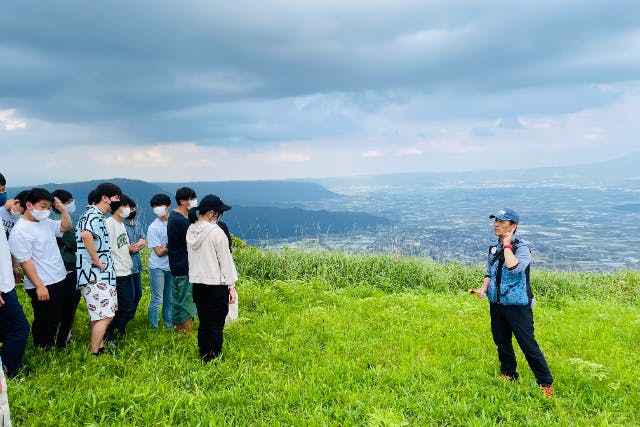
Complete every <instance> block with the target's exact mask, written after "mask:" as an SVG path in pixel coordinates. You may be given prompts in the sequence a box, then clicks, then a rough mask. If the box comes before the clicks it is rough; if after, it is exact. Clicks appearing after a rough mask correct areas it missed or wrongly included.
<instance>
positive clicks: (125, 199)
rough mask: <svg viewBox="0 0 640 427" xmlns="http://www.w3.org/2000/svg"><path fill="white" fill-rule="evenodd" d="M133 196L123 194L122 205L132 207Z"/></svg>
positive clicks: (121, 197)
mask: <svg viewBox="0 0 640 427" xmlns="http://www.w3.org/2000/svg"><path fill="white" fill-rule="evenodd" d="M131 202H132V200H131V197H129V196H127V195H126V194H123V195H121V196H120V206H129V207H131Z"/></svg>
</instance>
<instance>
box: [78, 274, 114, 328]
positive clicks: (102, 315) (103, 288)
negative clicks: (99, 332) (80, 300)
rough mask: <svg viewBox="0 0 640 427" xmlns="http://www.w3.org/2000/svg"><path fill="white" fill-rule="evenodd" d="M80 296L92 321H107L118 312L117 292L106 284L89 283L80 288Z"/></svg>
mask: <svg viewBox="0 0 640 427" xmlns="http://www.w3.org/2000/svg"><path fill="white" fill-rule="evenodd" d="M82 296H83V297H84V302H85V303H86V304H87V311H89V317H91V320H92V321H93V320H100V319H108V318H109V317H113V316H115V315H116V311H118V292H117V291H116V287H115V286H112V285H109V284H108V283H102V282H97V283H89V284H88V285H87V286H84V287H83V288H82Z"/></svg>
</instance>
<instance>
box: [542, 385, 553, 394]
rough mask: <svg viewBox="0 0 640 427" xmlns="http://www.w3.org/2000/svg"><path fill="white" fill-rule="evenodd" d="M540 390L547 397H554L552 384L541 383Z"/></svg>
mask: <svg viewBox="0 0 640 427" xmlns="http://www.w3.org/2000/svg"><path fill="white" fill-rule="evenodd" d="M540 390H542V393H543V394H544V395H545V397H553V387H551V386H550V385H541V386H540Z"/></svg>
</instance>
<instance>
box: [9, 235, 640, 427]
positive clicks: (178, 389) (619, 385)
mask: <svg viewBox="0 0 640 427" xmlns="http://www.w3.org/2000/svg"><path fill="white" fill-rule="evenodd" d="M234 257H235V258H236V260H237V264H238V268H239V271H240V275H241V277H242V279H241V282H240V283H239V284H238V290H239V294H240V319H239V320H238V321H237V322H236V323H234V324H233V325H231V326H229V327H227V329H226V330H225V344H224V352H225V354H224V357H223V358H222V359H221V360H218V361H216V362H214V363H211V364H208V365H205V364H203V363H201V362H200V361H199V360H198V353H197V343H196V336H195V334H193V335H190V336H184V335H176V334H173V333H170V332H167V331H165V330H163V329H160V330H156V331H154V330H151V329H149V328H148V327H147V324H146V306H147V303H148V283H147V282H146V279H145V284H144V286H145V296H144V298H143V301H142V303H141V306H140V308H139V310H138V313H137V315H136V318H135V319H134V321H132V322H131V323H130V324H129V326H128V330H129V334H128V335H127V336H126V337H125V338H124V339H123V341H122V342H121V344H120V345H119V347H118V349H117V354H116V355H112V354H107V355H104V356H101V357H99V358H96V357H93V356H91V355H90V354H89V351H88V316H87V315H86V312H85V309H84V307H83V306H82V304H81V306H80V308H79V309H78V318H77V322H76V325H75V326H74V330H73V334H74V341H73V343H72V344H71V345H70V346H69V347H68V348H67V349H65V350H64V351H61V352H39V351H38V352H36V351H34V349H33V346H32V344H31V342H30V343H29V346H28V350H27V354H26V358H25V368H24V371H23V373H22V375H20V376H19V378H17V379H15V380H12V381H10V382H9V398H10V403H11V410H12V419H13V421H14V424H15V425H18V426H20V425H29V426H40V425H42V426H44V425H46V426H54V425H55V426H66V425H70V426H71V425H73V426H75V425H79V426H82V425H99V426H122V425H131V426H133V425H135V426H165V425H180V426H183V425H184V426H197V425H201V426H211V425H251V426H253V425H296V426H297V425H300V426H307V425H311V426H324V425H329V426H403V425H407V426H423V425H465V426H466V425H472V426H474V425H475V426H481V425H482V426H484V425H486V426H490V425H496V424H502V425H536V426H539V425H572V426H573V425H585V426H587V425H588V426H591V425H638V424H639V423H640V415H639V414H640V411H639V410H638V408H640V387H639V386H638V378H639V377H640V367H639V361H640V360H639V359H640V350H638V343H640V307H639V306H638V300H639V295H640V292H639V285H638V282H639V280H638V274H637V273H635V272H621V273H616V274H573V273H554V272H537V273H536V275H534V277H533V279H534V286H536V291H537V292H536V293H537V294H538V296H539V297H538V307H536V309H535V318H536V335H537V338H538V341H539V343H540V345H541V347H542V349H543V351H544V352H545V355H546V357H547V360H548V362H549V365H550V368H551V370H552V373H553V374H554V376H555V380H556V382H555V391H556V397H555V398H553V399H548V398H545V397H543V396H542V394H541V392H540V391H539V389H538V388H537V386H536V383H535V378H534V377H533V376H532V374H531V371H530V370H529V368H528V366H527V365H526V362H525V361H524V358H523V357H522V354H521V353H520V352H518V361H519V372H520V374H521V378H520V380H519V381H518V382H517V383H506V382H503V381H501V380H500V379H499V378H498V374H499V370H498V360H497V355H496V351H495V347H494V345H493V342H492V340H491V333H490V330H489V313H488V307H487V303H486V302H485V301H479V300H477V299H476V298H475V297H472V296H469V295H467V294H465V293H464V290H465V289H467V288H469V287H471V286H478V284H479V283H480V281H481V279H482V271H481V270H480V269H479V268H469V267H465V266H461V265H459V264H449V265H440V264H435V263H432V262H429V261H422V260H412V259H403V258H394V257H391V256H389V257H384V256H376V257H365V256H353V255H344V254H334V253H332V254H329V253H311V254H300V253H297V252H293V251H285V252H282V253H278V254H274V253H265V252H262V251H258V250H256V249H253V248H247V247H245V248H240V249H238V250H235V251H234ZM20 294H21V295H22V297H23V306H24V307H25V311H28V312H29V313H28V314H27V317H29V318H31V313H30V305H29V304H28V303H27V300H26V299H25V298H24V297H25V295H24V292H22V291H21V292H20Z"/></svg>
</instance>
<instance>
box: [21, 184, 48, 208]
mask: <svg viewBox="0 0 640 427" xmlns="http://www.w3.org/2000/svg"><path fill="white" fill-rule="evenodd" d="M42 200H46V201H48V202H51V203H53V195H52V194H51V193H49V190H47V189H46V188H38V187H36V188H32V189H31V191H29V194H27V202H29V203H31V204H32V205H33V204H35V203H38V202H40V201H42Z"/></svg>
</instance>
